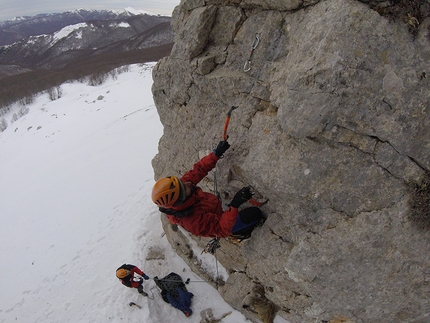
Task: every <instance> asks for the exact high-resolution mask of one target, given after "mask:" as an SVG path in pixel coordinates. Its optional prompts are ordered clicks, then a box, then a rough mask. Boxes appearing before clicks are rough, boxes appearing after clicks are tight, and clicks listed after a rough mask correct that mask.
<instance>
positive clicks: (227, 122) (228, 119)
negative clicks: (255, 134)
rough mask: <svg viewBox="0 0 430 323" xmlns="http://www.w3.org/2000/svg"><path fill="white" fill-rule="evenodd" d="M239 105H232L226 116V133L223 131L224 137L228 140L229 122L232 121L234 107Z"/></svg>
mask: <svg viewBox="0 0 430 323" xmlns="http://www.w3.org/2000/svg"><path fill="white" fill-rule="evenodd" d="M237 108H238V107H231V108H230V110H228V112H227V117H226V118H225V123H224V133H223V139H224V140H227V138H228V136H227V128H228V124H229V123H230V117H231V113H232V112H233V110H234V109H237Z"/></svg>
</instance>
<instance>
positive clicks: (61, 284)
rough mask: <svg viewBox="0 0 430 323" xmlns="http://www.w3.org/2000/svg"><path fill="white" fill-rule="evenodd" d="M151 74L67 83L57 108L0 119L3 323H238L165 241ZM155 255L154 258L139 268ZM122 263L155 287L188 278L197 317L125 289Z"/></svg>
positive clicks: (138, 69)
mask: <svg viewBox="0 0 430 323" xmlns="http://www.w3.org/2000/svg"><path fill="white" fill-rule="evenodd" d="M152 66H153V64H150V65H149V66H138V65H133V66H132V67H131V69H130V72H128V73H124V74H120V75H119V76H118V77H117V79H116V80H113V79H110V80H108V81H107V82H106V83H104V84H102V85H100V86H97V87H90V86H87V85H85V84H81V83H73V84H63V85H62V92H63V93H62V96H61V98H60V99H58V100H56V101H50V100H49V99H48V96H47V95H44V96H41V97H38V98H37V99H36V100H35V102H34V104H32V105H30V106H28V108H29V113H28V114H26V115H25V116H23V117H22V118H20V119H18V120H17V121H15V122H13V123H11V119H12V117H13V113H14V112H16V110H17V109H19V108H20V107H19V106H16V107H13V108H14V109H15V111H13V110H12V111H11V112H9V114H7V115H5V116H4V117H5V118H7V121H8V122H9V127H8V128H7V129H6V130H5V131H4V132H2V133H0V165H2V180H1V181H0V196H1V203H0V217H1V223H2V225H1V226H0V239H1V244H0V245H1V262H0V276H1V277H2V279H1V285H0V300H1V302H0V304H1V307H0V322H2V323H3V322H4V323H6V322H24V323H26V322H44V323H47V322H95V323H97V322H108V321H110V322H148V323H149V322H200V316H199V312H200V311H202V310H204V309H206V308H212V309H213V312H214V314H215V316H216V317H220V316H221V315H222V314H225V313H228V312H230V311H232V312H233V313H232V314H230V315H228V316H227V317H226V318H225V319H224V320H223V321H222V322H226V323H228V322H230V323H233V322H234V323H241V322H245V321H246V320H245V319H244V317H243V316H242V315H241V314H240V313H239V312H236V311H234V310H233V309H232V308H231V307H230V306H229V305H227V304H226V303H225V302H224V301H223V300H222V298H221V297H220V296H219V294H218V293H217V291H216V290H215V289H213V288H212V287H211V286H210V285H209V284H207V283H205V282H202V280H201V279H200V278H199V277H197V276H196V275H194V274H193V273H191V272H190V270H189V268H188V267H187V266H186V265H185V263H184V262H183V261H182V259H181V258H179V257H178V256H176V255H175V254H174V252H173V251H172V250H171V248H170V246H169V244H168V242H167V240H166V238H165V237H162V229H161V223H160V220H159V212H158V210H157V208H156V207H155V206H154V205H153V203H152V201H151V199H150V191H151V188H152V185H153V171H152V166H151V159H152V158H153V156H154V155H155V154H156V152H157V143H158V139H159V138H160V136H161V134H162V127H161V124H160V122H159V119H158V115H157V111H156V109H155V107H154V104H153V101H152V95H151V90H150V89H151V84H152V79H151V67H152ZM151 250H152V251H154V250H155V251H157V252H156V253H157V254H158V255H161V256H159V257H156V258H155V259H153V260H148V261H146V260H145V259H146V257H147V255H148V253H149V252H150V251H151ZM162 258H164V259H162ZM214 261H215V259H214V258H213V257H209V258H208V267H212V269H213V268H215V263H214ZM124 262H128V263H133V264H135V265H138V266H140V267H141V268H142V269H143V270H144V271H145V272H146V273H147V274H148V275H149V276H150V277H151V278H153V277H154V276H157V275H158V276H159V277H163V276H164V275H167V274H168V273H170V272H171V271H175V272H177V273H179V274H180V275H181V276H182V277H183V278H184V279H185V278H190V279H191V281H192V282H191V283H190V284H189V285H188V289H189V290H190V291H191V292H193V293H194V294H195V298H194V300H193V305H192V309H193V310H194V315H192V316H191V317H190V318H186V317H185V316H184V315H183V314H182V313H181V312H180V311H178V310H176V309H174V308H173V307H172V306H170V305H169V304H166V303H164V302H163V301H162V299H161V297H160V296H159V293H158V290H157V288H156V287H155V283H154V282H153V280H149V281H148V282H145V285H144V286H145V288H146V289H147V291H148V292H149V296H150V298H143V297H142V296H140V295H138V294H137V292H136V291H135V290H132V289H128V288H126V287H124V286H122V285H121V284H120V283H119V282H118V280H117V279H116V277H115V270H116V268H117V267H119V266H120V265H122V264H123V263H124ZM219 270H220V271H221V270H222V268H219ZM131 301H133V302H136V303H137V304H139V305H141V306H143V308H142V309H138V308H136V307H129V305H128V304H129V302H131Z"/></svg>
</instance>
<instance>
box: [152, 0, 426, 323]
mask: <svg viewBox="0 0 430 323" xmlns="http://www.w3.org/2000/svg"><path fill="white" fill-rule="evenodd" d="M363 2H368V1H363ZM376 2H378V1H376ZM379 2H380V1H379ZM429 25H430V18H426V19H424V20H423V21H422V22H421V23H420V24H419V26H418V28H417V33H416V34H415V35H412V34H411V33H410V32H409V30H408V24H407V23H405V22H402V21H401V20H390V19H387V18H386V17H384V16H382V15H380V14H378V12H377V11H375V10H373V9H372V8H371V6H369V5H368V4H366V3H362V2H359V1H354V0H325V1H318V0H288V1H285V0H230V1H228V0H227V1H221V0H183V1H182V2H181V4H180V5H179V6H178V7H177V8H176V9H175V11H174V13H173V17H172V27H173V29H174V31H175V44H174V47H173V49H172V52H171V54H170V56H169V57H166V58H163V59H162V60H161V61H160V62H159V63H158V64H157V65H156V67H155V68H154V70H153V79H154V84H153V89H152V91H153V96H154V100H155V104H156V106H157V109H158V112H159V115H160V119H161V122H162V124H163V126H164V134H163V137H162V138H161V140H160V143H159V153H158V154H157V156H156V157H155V158H154V160H153V167H154V172H155V179H158V178H160V177H162V176H168V175H182V174H183V173H184V172H185V171H186V170H188V169H190V168H191V167H192V165H193V164H194V163H195V162H196V161H197V160H198V159H199V158H200V157H202V156H204V155H205V154H206V153H207V151H209V150H210V149H211V148H212V147H213V145H214V144H216V143H218V141H219V140H221V135H222V127H223V124H224V120H225V117H226V113H227V111H228V110H229V108H230V107H231V106H238V107H239V108H238V109H236V110H235V111H234V112H233V114H232V117H231V121H230V126H229V129H228V130H229V133H228V134H229V142H230V143H231V148H230V150H228V151H227V152H226V154H225V157H224V158H223V159H221V160H220V161H219V162H218V166H217V168H216V179H217V185H218V189H219V191H220V193H221V196H222V198H223V201H224V202H225V203H228V202H229V201H230V200H231V198H232V196H233V195H234V193H235V192H236V191H237V190H238V189H240V188H241V187H242V186H246V185H251V186H252V187H253V188H254V189H255V191H256V192H257V194H256V199H264V198H269V199H270V202H269V203H268V204H266V205H265V206H263V207H262V210H263V211H264V213H265V214H266V215H267V220H266V221H265V223H264V224H263V225H262V226H261V227H258V228H257V229H255V230H254V232H253V235H252V237H251V238H250V239H248V240H246V241H243V242H242V243H241V244H240V245H238V244H235V243H233V242H232V241H230V240H228V239H223V240H222V241H221V248H220V249H218V251H217V259H218V261H219V262H220V263H221V264H222V265H223V266H224V267H225V268H226V269H227V270H228V272H229V276H228V279H227V281H226V282H225V283H224V284H222V283H221V284H220V282H219V281H216V279H214V281H213V284H214V286H217V287H218V289H219V292H220V293H221V294H222V295H223V297H224V299H225V300H226V301H227V302H229V303H230V304H231V305H232V306H233V307H234V308H236V309H238V310H240V311H242V312H243V313H244V314H245V315H246V316H247V317H248V318H249V319H250V320H252V321H253V322H271V321H272V319H273V314H274V313H275V314H277V315H280V316H281V317H283V318H284V319H285V320H287V321H289V322H290V323H311V322H312V323H313V322H355V323H400V322H409V323H424V322H430V303H429V299H430V240H429V238H430V231H429V230H428V227H426V226H423V225H422V224H419V223H417V221H414V218H413V217H411V212H412V209H413V207H414V205H413V201H414V199H413V194H414V191H413V190H411V187H420V185H421V186H422V187H424V186H425V185H424V184H423V183H426V182H425V180H426V179H428V177H429V172H430V117H429V115H430V110H429V109H430V84H429V83H430V64H429V59H430V35H429ZM256 37H258V38H259V43H258V45H257V46H256V48H255V49H254V50H253V51H252V45H253V44H254V45H255V44H256V42H257V41H256ZM248 59H249V61H248ZM248 69H249V70H248ZM213 181H214V173H213V172H212V173H211V174H209V176H208V177H207V179H205V181H204V182H202V183H201V186H202V188H203V189H204V190H206V191H211V190H213V187H214V182H213ZM429 185H430V184H429ZM424 188H425V187H424ZM411 201H412V202H411ZM427 211H428V208H427ZM427 216H430V215H429V214H427ZM161 219H162V222H163V226H164V229H165V231H166V234H167V237H168V239H169V241H170V242H171V244H172V246H173V247H174V248H175V249H176V251H177V252H178V254H180V255H181V256H182V257H183V258H184V259H185V260H186V261H187V262H188V263H189V264H190V266H191V267H192V268H193V269H194V270H195V271H196V272H198V273H199V274H201V275H202V277H205V279H213V278H211V277H209V276H208V275H207V273H205V272H204V269H203V268H202V266H200V264H199V260H198V257H197V254H196V253H197V251H196V250H193V249H192V247H191V243H190V242H189V240H190V239H191V237H190V236H189V235H187V234H186V233H184V231H183V230H177V229H176V228H172V227H171V226H170V224H168V223H167V221H166V219H165V216H164V215H161ZM194 239H195V240H196V241H197V243H198V245H199V246H200V247H204V246H205V244H206V243H207V242H208V239H203V238H194ZM268 312H270V313H271V314H267V313H268ZM336 320H338V321H336ZM342 320H343V321H342Z"/></svg>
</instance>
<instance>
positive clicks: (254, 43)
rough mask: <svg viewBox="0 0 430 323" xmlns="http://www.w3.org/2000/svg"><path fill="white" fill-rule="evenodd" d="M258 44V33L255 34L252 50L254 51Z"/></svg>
mask: <svg viewBox="0 0 430 323" xmlns="http://www.w3.org/2000/svg"><path fill="white" fill-rule="evenodd" d="M259 43H260V36H259V35H258V33H256V34H255V39H254V41H253V42H252V49H253V50H254V49H256V48H257V46H258V44H259Z"/></svg>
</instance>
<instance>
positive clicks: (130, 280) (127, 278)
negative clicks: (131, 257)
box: [116, 264, 149, 296]
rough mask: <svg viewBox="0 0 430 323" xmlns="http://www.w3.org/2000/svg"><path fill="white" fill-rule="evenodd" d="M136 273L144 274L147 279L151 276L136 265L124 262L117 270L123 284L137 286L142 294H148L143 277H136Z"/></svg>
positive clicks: (131, 286) (117, 275)
mask: <svg viewBox="0 0 430 323" xmlns="http://www.w3.org/2000/svg"><path fill="white" fill-rule="evenodd" d="M135 274H137V275H139V276H142V278H143V279H145V280H148V279H149V277H148V276H147V275H146V274H145V273H144V272H143V271H142V270H140V269H139V267H137V266H135V265H130V264H124V265H122V266H121V267H119V268H118V269H117V270H116V277H117V278H118V279H119V280H120V281H121V283H122V284H123V285H125V286H127V287H130V288H136V289H137V291H138V292H139V294H140V295H142V296H148V294H147V293H146V292H145V291H144V290H143V286H142V283H143V279H142V278H140V277H136V276H135ZM136 279H137V280H136Z"/></svg>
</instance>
